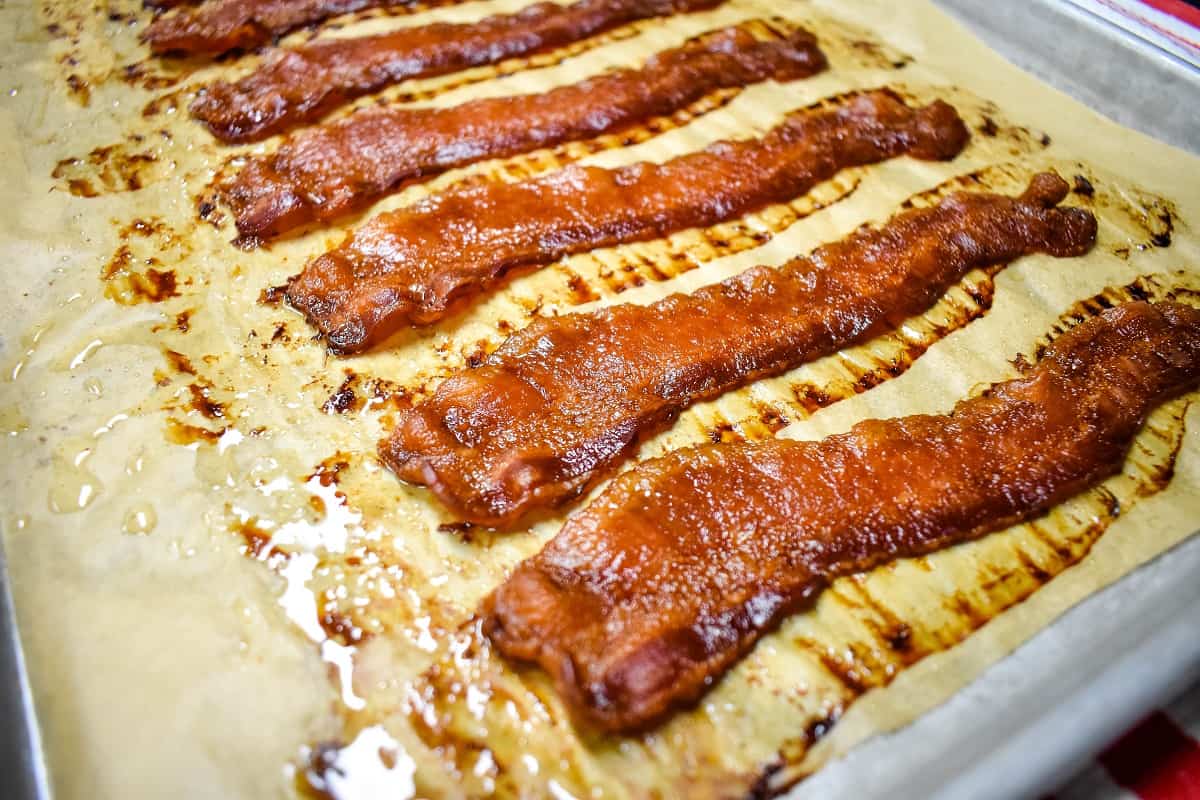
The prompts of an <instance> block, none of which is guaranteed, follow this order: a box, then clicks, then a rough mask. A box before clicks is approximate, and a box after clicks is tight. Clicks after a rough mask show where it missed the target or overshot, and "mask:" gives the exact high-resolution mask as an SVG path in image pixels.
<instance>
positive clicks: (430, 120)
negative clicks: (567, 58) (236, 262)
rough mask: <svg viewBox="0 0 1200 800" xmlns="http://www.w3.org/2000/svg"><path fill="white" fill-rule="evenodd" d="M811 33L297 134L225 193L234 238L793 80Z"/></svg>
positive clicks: (680, 52) (680, 51)
mask: <svg viewBox="0 0 1200 800" xmlns="http://www.w3.org/2000/svg"><path fill="white" fill-rule="evenodd" d="M824 64H825V61H824V57H823V56H822V55H821V51H820V50H818V49H817V46H816V42H815V40H814V39H813V37H812V35H811V34H809V33H806V32H803V31H798V32H796V33H795V34H793V35H792V36H790V37H789V38H788V39H786V40H775V41H767V42H762V41H758V40H757V39H755V38H754V37H753V36H752V35H751V34H750V33H748V32H747V31H746V30H744V29H741V28H729V29H725V30H722V31H719V32H716V33H713V34H709V35H707V36H703V37H701V38H699V39H697V40H693V41H691V42H688V43H687V44H685V45H684V46H682V47H680V48H677V49H674V50H667V51H665V52H663V53H660V54H658V55H657V56H654V57H652V58H651V59H650V60H649V61H648V62H647V63H646V65H645V66H644V67H642V68H641V69H623V70H616V71H613V72H609V73H606V74H604V75H601V76H599V77H595V78H591V79H589V80H585V81H582V82H580V83H576V84H573V85H568V86H564V87H560V88H558V89H553V90H551V91H548V92H545V93H542V94H529V95H518V96H515V97H499V98H489V99H483V100H476V101H473V102H469V103H464V104H463V105H459V106H453V107H450V108H443V109H404V108H392V109H378V110H369V111H362V112H359V113H357V114H354V115H353V116H351V117H350V118H348V119H346V120H343V121H340V122H335V123H332V124H329V125H322V126H320V127H317V128H313V129H311V130H308V131H304V132H302V133H300V134H299V135H297V136H295V137H294V138H292V139H291V140H289V141H286V142H285V143H284V144H283V145H282V146H281V147H280V148H279V150H278V151H276V152H275V153H274V154H273V155H269V156H264V157H262V158H257V159H254V160H252V161H250V162H249V163H248V164H247V165H246V166H245V167H244V168H243V169H242V170H241V172H240V173H238V175H237V176H236V177H235V179H234V180H233V182H232V184H231V185H229V186H227V187H225V189H224V191H223V192H222V196H223V198H224V200H225V202H226V203H228V204H229V206H230V207H231V208H232V209H233V212H234V216H235V219H236V221H237V226H238V232H239V233H240V234H241V235H242V236H258V237H262V236H268V235H271V234H274V233H279V232H282V231H285V230H288V229H289V228H294V227H296V226H298V225H302V224H304V223H306V222H308V221H309V220H312V219H313V218H317V219H322V220H327V219H331V218H333V217H336V216H337V215H339V214H342V213H345V212H346V211H348V210H350V209H352V208H355V207H358V206H362V205H365V204H366V203H368V202H370V201H372V200H374V199H375V198H376V197H378V196H379V195H381V194H383V193H385V192H387V191H389V190H391V189H393V188H394V187H396V186H398V185H399V184H400V183H401V182H402V181H405V180H409V179H412V178H417V177H420V176H424V175H431V174H436V173H438V172H442V171H443V170H447V169H450V168H452V167H458V166H463V165H465V164H470V163H472V162H475V161H480V160H482V159H485V158H496V157H500V156H508V155H513V154H515V153H522V152H526V151H529V150H534V149H536V148H538V147H546V146H549V145H553V144H557V143H559V142H564V141H569V140H571V139H581V138H585V137H588V136H595V135H598V134H601V133H605V132H606V131H613V130H618V129H620V128H622V127H625V126H628V125H630V124H633V123H635V122H639V121H641V120H645V119H647V118H649V117H652V116H654V115H656V114H667V113H670V112H672V111H675V110H676V109H679V108H682V107H684V106H686V105H687V104H688V103H691V102H693V101H695V100H698V99H700V98H701V97H703V96H704V95H705V94H708V93H709V92H711V91H714V90H716V89H720V88H725V87H731V86H745V85H748V84H752V83H757V82H759V81H764V80H767V79H775V80H780V81H787V80H794V79H796V78H802V77H805V76H808V75H811V74H812V73H814V72H817V71H819V70H821V69H822V68H823V67H824Z"/></svg>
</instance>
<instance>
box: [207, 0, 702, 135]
mask: <svg viewBox="0 0 1200 800" xmlns="http://www.w3.org/2000/svg"><path fill="white" fill-rule="evenodd" d="M720 2H722V0H578V2H576V3H574V4H573V5H569V6H562V5H559V4H558V3H552V2H542V3H537V4H535V5H531V6H529V7H528V8H525V9H523V10H521V11H519V12H518V13H516V14H506V15H500V14H497V15H496V16H492V17H487V18H486V19H483V20H480V21H478V22H466V23H448V22H438V23H433V24H430V25H422V26H419V27H410V28H403V29H401V30H398V31H393V32H390V33H381V34H376V35H374V36H360V37H357V38H346V39H332V40H329V41H320V42H315V43H313V44H308V45H303V46H301V47H297V48H294V49H289V50H280V51H278V52H276V53H274V54H272V56H270V57H269V58H268V59H267V61H266V62H265V63H264V64H263V65H262V66H261V67H259V68H258V69H257V70H256V71H255V72H253V73H251V74H250V75H248V76H246V77H245V78H242V79H241V80H239V81H238V82H237V83H228V82H225V81H217V82H216V83H213V84H212V85H210V86H208V87H207V88H205V89H204V90H203V91H202V92H201V93H200V95H199V96H198V97H197V98H196V100H195V101H194V102H193V103H192V107H191V111H192V114H193V115H194V116H195V117H196V118H197V119H199V120H201V121H203V122H204V124H205V125H207V126H208V128H209V130H211V131H212V132H213V134H214V135H215V136H217V138H219V139H222V140H224V141H227V142H248V141H254V140H257V139H262V138H264V137H266V136H269V135H270V134H272V133H276V132H278V131H280V130H283V129H284V128H285V127H288V126H290V125H293V124H295V123H298V122H303V121H305V120H310V119H314V118H316V117H318V116H320V115H321V114H323V113H325V112H326V111H328V110H329V109H331V108H333V107H335V106H338V105H341V104H342V103H345V102H347V101H348V100H350V99H352V98H355V97H358V96H360V95H364V94H369V93H371V92H374V91H377V90H379V89H382V88H384V87H385V86H388V85H390V84H393V83H398V82H399V81H402V80H405V79H408V78H416V77H427V76H431V75H441V74H444V73H447V72H457V71H459V70H463V69H467V68H468V67H477V66H480V65H483V64H494V63H496V62H498V61H502V60H504V59H506V58H512V57H514V56H520V55H526V54H529V53H534V52H538V51H540V50H545V49H548V48H551V47H558V46H560V45H564V44H569V43H570V42H575V41H578V40H580V39H584V38H587V37H588V36H593V35H595V34H598V33H602V32H604V31H606V30H610V29H612V28H615V27H617V26H619V25H624V24H627V23H630V22H634V21H636V20H639V19H645V18H647V17H658V16H664V15H667V14H673V13H676V12H679V11H693V10H698V9H702V8H709V7H712V6H714V5H717V4H718V3H720Z"/></svg>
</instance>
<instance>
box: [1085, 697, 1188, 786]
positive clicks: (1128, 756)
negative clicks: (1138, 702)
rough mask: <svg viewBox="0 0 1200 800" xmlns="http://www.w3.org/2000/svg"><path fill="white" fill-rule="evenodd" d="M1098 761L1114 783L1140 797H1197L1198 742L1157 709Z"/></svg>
mask: <svg viewBox="0 0 1200 800" xmlns="http://www.w3.org/2000/svg"><path fill="white" fill-rule="evenodd" d="M1099 760H1100V763H1101V764H1103V765H1104V768H1105V769H1106V770H1108V774H1109V775H1110V776H1112V779H1113V780H1114V781H1115V782H1117V783H1119V784H1120V785H1121V786H1123V787H1125V788H1126V789H1128V790H1129V791H1131V792H1133V793H1134V794H1136V795H1137V796H1138V797H1140V798H1141V800H1200V744H1197V743H1196V740H1195V739H1193V738H1192V737H1191V736H1189V735H1188V734H1187V732H1186V731H1184V730H1182V729H1181V728H1180V727H1179V726H1178V725H1176V724H1175V723H1174V722H1172V721H1171V719H1170V718H1169V717H1167V715H1166V714H1163V713H1162V712H1161V711H1156V712H1155V713H1153V714H1151V715H1150V716H1149V717H1147V718H1146V719H1145V720H1144V721H1143V722H1142V723H1141V724H1140V725H1138V726H1137V727H1136V728H1134V729H1133V730H1131V731H1130V732H1129V733H1127V734H1125V735H1124V736H1122V737H1121V738H1120V739H1119V740H1117V743H1116V744H1114V745H1113V746H1112V747H1110V748H1109V749H1108V750H1106V751H1105V752H1104V753H1103V754H1101V756H1100V759H1099Z"/></svg>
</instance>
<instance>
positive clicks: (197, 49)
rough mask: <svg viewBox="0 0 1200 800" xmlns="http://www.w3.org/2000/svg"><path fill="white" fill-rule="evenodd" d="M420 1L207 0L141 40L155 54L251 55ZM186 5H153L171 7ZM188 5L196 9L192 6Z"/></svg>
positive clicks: (169, 0)
mask: <svg viewBox="0 0 1200 800" xmlns="http://www.w3.org/2000/svg"><path fill="white" fill-rule="evenodd" d="M414 2H416V0H299V1H297V0H208V2H206V3H203V4H201V5H198V6H196V7H195V8H187V9H181V10H179V11H177V12H175V13H173V14H167V15H165V16H161V17H159V18H158V19H156V20H154V21H153V22H151V23H150V25H149V27H147V28H146V31H145V33H144V34H143V37H142V38H143V39H145V41H146V43H147V44H149V45H150V49H151V50H153V51H154V52H156V53H181V54H187V55H219V54H221V53H224V52H226V51H229V50H239V49H240V50H248V49H250V48H252V47H257V46H258V45H260V44H264V43H266V42H269V41H271V40H272V39H274V38H275V37H277V36H280V35H282V34H284V33H287V32H288V31H290V30H294V29H295V28H299V27H301V26H304V25H308V24H310V23H313V22H319V21H321V20H323V19H327V18H329V17H335V16H337V15H339V14H350V13H353V12H355V11H363V10H366V9H368V8H379V7H384V6H400V5H411V4H413V3H414ZM184 4H185V0H163V1H162V2H157V3H155V4H154V5H155V6H156V7H158V8H173V7H175V6H179V5H184ZM186 4H187V5H193V4H192V3H190V2H188V3H186Z"/></svg>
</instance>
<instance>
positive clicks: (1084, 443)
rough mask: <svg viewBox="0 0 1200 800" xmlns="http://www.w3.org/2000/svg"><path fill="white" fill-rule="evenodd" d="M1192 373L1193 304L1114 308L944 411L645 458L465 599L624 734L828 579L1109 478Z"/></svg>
mask: <svg viewBox="0 0 1200 800" xmlns="http://www.w3.org/2000/svg"><path fill="white" fill-rule="evenodd" d="M1198 382H1200V310H1197V309H1195V308H1192V307H1189V306H1184V305H1178V304H1172V303H1163V304H1161V305H1150V304H1148V303H1141V302H1138V303H1129V304H1127V305H1124V306H1119V307H1117V308H1115V309H1111V310H1109V311H1107V312H1105V313H1104V314H1103V315H1102V316H1100V317H1097V318H1094V319H1092V320H1090V321H1088V322H1085V323H1083V324H1082V325H1079V326H1078V327H1077V328H1075V329H1073V330H1072V331H1070V332H1068V333H1067V334H1065V335H1063V336H1062V337H1060V338H1059V340H1058V341H1057V342H1055V343H1054V345H1052V346H1051V347H1050V349H1049V350H1048V351H1047V352H1046V354H1045V356H1044V357H1043V358H1042V360H1041V361H1040V363H1039V364H1038V365H1037V366H1036V367H1034V368H1032V369H1031V370H1029V371H1028V372H1027V373H1026V374H1025V375H1024V376H1023V377H1021V378H1018V379H1016V380H1013V381H1009V382H1007V383H1001V384H998V385H996V386H993V387H992V388H991V389H990V390H989V391H988V392H986V393H984V394H983V395H981V396H979V397H975V398H972V399H970V400H964V401H962V402H960V403H959V404H958V405H957V406H956V407H955V409H954V411H953V412H951V413H950V414H948V415H945V416H913V417H905V418H902V419H892V420H869V421H866V422H862V423H859V424H858V425H856V426H854V427H853V428H852V429H851V430H850V431H849V432H848V433H845V434H841V435H838V436H830V437H829V438H827V439H824V440H822V441H818V442H811V441H810V442H798V441H785V440H771V441H768V442H765V443H760V444H718V445H709V446H706V447H699V448H694V449H688V450H682V451H677V452H675V453H671V454H670V455H668V456H666V457H664V458H660V459H656V460H653V461H648V462H646V463H644V464H641V465H639V466H638V467H636V468H635V469H632V470H630V471H629V472H626V473H625V474H623V475H621V476H620V477H618V478H617V479H615V480H614V481H613V483H612V485H611V486H610V487H609V488H608V489H607V490H606V491H605V492H604V493H603V494H602V495H601V496H600V497H599V498H597V500H596V501H595V502H594V503H593V504H592V505H591V506H589V507H588V508H587V509H586V510H585V511H583V512H581V513H579V514H577V515H575V516H574V517H572V518H571V519H569V520H568V521H567V523H566V525H565V526H564V527H563V529H562V531H561V532H560V533H559V534H558V536H556V537H555V538H554V539H553V540H551V541H550V543H549V544H547V545H546V547H545V549H543V550H542V552H541V553H539V554H538V555H537V556H535V557H533V558H531V559H529V560H527V561H525V562H523V563H522V564H520V565H519V566H518V567H517V569H516V571H515V572H514V573H513V574H512V575H511V576H510V577H509V578H508V580H507V581H505V583H503V584H502V585H501V586H500V587H499V588H498V589H497V590H496V591H495V593H494V594H493V595H492V596H491V597H489V598H488V599H487V600H486V601H485V602H484V605H483V611H482V613H483V616H484V631H485V632H486V633H487V635H488V636H490V637H491V639H492V640H493V641H494V642H495V644H496V645H497V646H498V647H499V649H500V650H501V652H503V653H504V654H505V655H507V656H509V657H511V658H515V659H520V660H523V661H533V662H536V663H538V664H540V665H541V666H542V667H543V668H544V669H545V670H546V671H547V672H549V673H550V674H551V675H552V676H553V677H554V679H555V682H556V684H557V686H558V690H559V692H560V693H561V694H562V696H563V697H564V698H565V699H566V700H567V702H568V703H569V704H570V706H571V707H572V708H573V709H574V710H575V711H577V712H578V714H579V716H581V717H582V718H585V719H588V720H591V721H592V722H594V723H595V724H596V725H598V726H599V727H601V728H605V729H608V730H613V731H628V730H635V729H639V728H644V727H646V726H648V725H651V724H653V723H654V722H656V721H658V720H660V719H662V718H663V717H664V716H665V715H666V714H667V713H669V712H670V711H671V710H673V709H675V708H678V707H680V706H684V705H687V704H690V703H692V702H694V701H695V700H697V699H698V698H699V697H700V696H701V695H702V694H703V693H704V692H705V691H706V690H707V689H708V688H709V687H710V686H712V685H713V684H714V683H715V682H716V679H717V678H719V677H720V676H721V675H722V674H723V673H724V672H725V671H726V670H727V669H729V668H730V667H731V666H732V665H733V664H734V662H736V661H737V660H738V659H739V658H741V656H742V655H743V654H745V653H746V652H747V651H748V650H749V649H750V648H751V647H752V646H753V645H754V643H755V641H757V640H758V638H759V637H760V636H762V635H763V634H764V633H766V632H768V631H770V630H771V629H773V628H774V627H775V626H776V625H778V624H779V622H780V621H781V620H782V619H783V618H784V617H786V616H787V615H789V614H792V613H795V612H796V611H797V610H799V609H801V608H803V607H804V606H806V605H807V604H809V603H810V602H811V600H812V598H813V597H814V595H816V594H817V593H818V592H819V591H820V590H821V589H822V588H823V587H824V586H825V585H826V584H827V583H828V582H829V581H830V580H832V579H833V578H835V577H838V576H841V575H846V574H848V573H852V572H857V571H860V570H865V569H870V568H872V567H874V566H876V565H878V564H881V563H884V562H886V561H890V560H892V559H896V558H901V557H909V556H916V555H920V554H922V553H927V552H930V551H932V550H937V549H940V548H943V547H947V546H949V545H952V544H955V543H958V542H962V541H965V540H967V539H972V538H975V537H977V536H981V535H983V534H985V533H988V532H990V531H994V530H998V529H1000V528H1004V527H1007V526H1009V525H1012V524H1014V523H1017V522H1020V521H1021V520H1024V519H1028V518H1030V517H1032V516H1034V515H1036V514H1038V513H1040V512H1042V511H1044V510H1046V509H1047V508H1049V507H1050V506H1053V505H1054V504H1056V503H1059V502H1061V501H1063V500H1065V499H1067V498H1068V497H1070V496H1071V495H1073V494H1075V493H1077V492H1079V491H1081V490H1083V489H1085V488H1087V487H1089V486H1092V485H1094V484H1095V483H1097V482H1099V481H1100V480H1101V479H1103V478H1105V477H1107V476H1109V475H1111V474H1113V473H1115V472H1117V471H1118V470H1119V469H1120V468H1121V464H1122V462H1123V460H1124V458H1125V453H1126V451H1127V450H1128V449H1129V446H1130V443H1131V441H1132V439H1133V437H1134V435H1135V434H1136V433H1137V431H1138V429H1139V427H1140V426H1141V424H1142V421H1143V420H1144V419H1145V417H1146V415H1147V414H1148V413H1149V412H1150V411H1151V410H1152V409H1153V408H1154V407H1155V406H1157V405H1159V404H1160V403H1162V402H1163V401H1165V400H1167V399H1168V398H1170V397H1172V396H1175V395H1178V394H1181V393H1183V392H1184V391H1186V390H1188V389H1189V388H1192V387H1194V386H1196V384H1197V383H1198Z"/></svg>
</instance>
